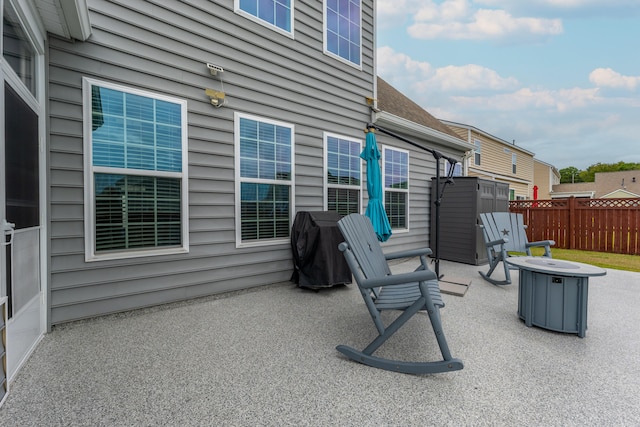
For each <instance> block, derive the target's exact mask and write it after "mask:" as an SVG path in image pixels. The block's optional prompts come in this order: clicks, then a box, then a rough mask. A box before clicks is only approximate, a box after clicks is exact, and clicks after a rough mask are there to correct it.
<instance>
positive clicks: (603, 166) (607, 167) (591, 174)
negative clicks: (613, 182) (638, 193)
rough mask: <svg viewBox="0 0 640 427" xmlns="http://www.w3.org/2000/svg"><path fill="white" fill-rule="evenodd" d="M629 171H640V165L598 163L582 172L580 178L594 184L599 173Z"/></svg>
mask: <svg viewBox="0 0 640 427" xmlns="http://www.w3.org/2000/svg"><path fill="white" fill-rule="evenodd" d="M629 170H640V163H625V162H618V163H596V164H595V165H591V166H589V167H588V168H587V170H585V171H580V178H581V179H582V180H583V181H584V182H594V181H595V180H596V173H597V172H620V171H629Z"/></svg>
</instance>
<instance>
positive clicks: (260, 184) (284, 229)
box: [235, 113, 294, 246]
mask: <svg viewBox="0 0 640 427" xmlns="http://www.w3.org/2000/svg"><path fill="white" fill-rule="evenodd" d="M293 129H294V128H293V125H291V124H287V123H282V122H277V121H274V120H269V119H264V118H259V117H254V116H249V115H244V114H240V113H236V116H235V146H236V150H235V154H236V156H235V157H236V174H237V177H236V199H237V201H236V244H237V245H238V246H242V245H251V244H268V243H281V242H283V241H286V239H288V238H289V233H290V229H291V217H292V212H294V205H293V200H294V195H293V176H294V170H293V169H294V165H293V158H294V157H293V155H294V151H293V147H294V140H293V135H294V130H293Z"/></svg>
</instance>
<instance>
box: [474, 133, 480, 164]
mask: <svg viewBox="0 0 640 427" xmlns="http://www.w3.org/2000/svg"><path fill="white" fill-rule="evenodd" d="M473 144H474V145H475V146H476V149H475V153H474V154H475V155H474V158H473V160H474V163H475V165H476V166H480V157H481V154H482V142H481V141H480V140H479V139H474V140H473Z"/></svg>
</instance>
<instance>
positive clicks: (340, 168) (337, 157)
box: [324, 133, 362, 215]
mask: <svg viewBox="0 0 640 427" xmlns="http://www.w3.org/2000/svg"><path fill="white" fill-rule="evenodd" d="M324 147H325V161H326V167H325V188H326V193H325V194H326V207H327V210H329V211H336V212H339V213H340V214H342V215H348V214H351V213H360V206H361V201H362V167H361V165H362V159H360V151H361V148H362V142H361V141H360V140H357V139H352V138H346V137H343V136H338V135H332V134H329V133H325V134H324Z"/></svg>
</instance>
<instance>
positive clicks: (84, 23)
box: [60, 0, 91, 41]
mask: <svg viewBox="0 0 640 427" xmlns="http://www.w3.org/2000/svg"><path fill="white" fill-rule="evenodd" d="M60 7H61V8H62V13H63V15H64V20H65V23H66V26H67V28H68V30H69V35H70V36H71V37H72V38H74V39H77V40H81V41H85V40H87V39H88V38H89V36H90V35H91V21H90V20H89V8H88V6H87V1H86V0H60Z"/></svg>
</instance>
